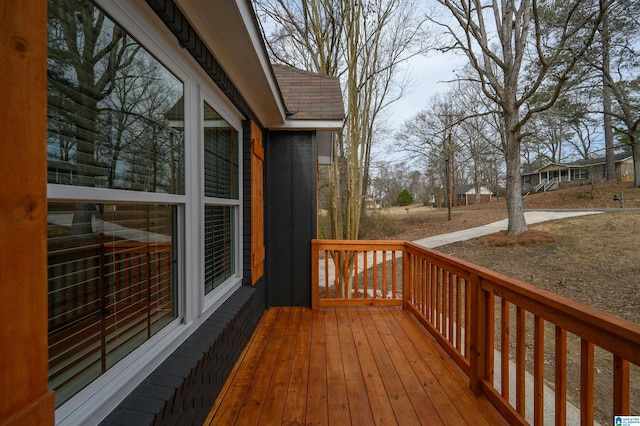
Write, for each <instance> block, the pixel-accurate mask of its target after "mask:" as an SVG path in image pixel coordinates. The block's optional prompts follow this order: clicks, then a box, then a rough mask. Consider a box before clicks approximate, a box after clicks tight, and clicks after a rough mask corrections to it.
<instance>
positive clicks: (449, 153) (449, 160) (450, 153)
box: [445, 114, 453, 221]
mask: <svg viewBox="0 0 640 426" xmlns="http://www.w3.org/2000/svg"><path fill="white" fill-rule="evenodd" d="M452 127H453V125H452V124H451V115H449V114H447V129H448V131H449V134H448V135H447V159H446V161H445V162H446V164H447V192H448V198H449V201H448V203H447V204H448V220H449V221H452V220H453V214H452V212H451V209H452V208H453V142H452V139H451V133H452V129H451V128H452Z"/></svg>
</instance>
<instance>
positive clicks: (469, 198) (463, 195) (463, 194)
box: [456, 185, 493, 206]
mask: <svg viewBox="0 0 640 426" xmlns="http://www.w3.org/2000/svg"><path fill="white" fill-rule="evenodd" d="M456 193H457V200H458V202H457V205H459V206H468V205H471V204H481V203H489V202H491V201H492V199H493V192H491V190H490V189H489V188H487V187H486V186H480V197H478V196H477V195H476V186H475V185H461V186H459V187H458V188H457V191H456Z"/></svg>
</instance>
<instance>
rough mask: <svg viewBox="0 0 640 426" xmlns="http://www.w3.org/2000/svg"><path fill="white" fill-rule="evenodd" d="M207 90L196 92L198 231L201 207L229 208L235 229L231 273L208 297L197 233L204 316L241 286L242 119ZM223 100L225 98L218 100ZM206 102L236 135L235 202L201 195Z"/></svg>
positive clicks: (201, 248)
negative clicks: (236, 186) (236, 197)
mask: <svg viewBox="0 0 640 426" xmlns="http://www.w3.org/2000/svg"><path fill="white" fill-rule="evenodd" d="M207 89H208V88H202V90H201V91H200V95H201V97H200V101H199V102H198V108H199V112H198V117H200V120H201V121H200V127H199V136H200V143H199V146H198V152H199V160H200V161H199V166H200V173H199V176H198V178H199V185H198V189H199V191H198V193H199V195H200V203H199V204H200V212H201V216H200V224H199V226H200V229H202V230H204V226H205V224H204V208H205V206H233V211H234V213H235V214H234V220H235V229H234V236H233V237H234V241H236V242H237V244H236V246H235V253H234V254H235V256H234V259H235V265H234V266H235V273H234V274H233V275H232V276H231V277H229V278H228V279H226V280H225V281H224V282H223V283H221V284H220V285H219V286H218V287H216V288H215V289H213V290H212V291H211V292H210V293H209V294H207V295H205V294H204V246H205V241H204V232H200V244H199V247H200V253H199V259H200V266H199V267H198V270H199V271H200V272H201V273H202V279H201V280H200V282H201V283H202V285H201V286H200V291H201V293H200V296H201V297H200V306H199V307H200V312H201V314H202V316H204V317H208V316H209V315H211V313H213V312H214V311H215V310H216V309H218V307H220V305H221V304H222V303H223V302H224V301H225V300H226V299H227V298H228V297H229V296H230V295H231V294H232V293H233V292H234V291H236V290H237V289H238V288H239V287H240V286H241V285H242V234H243V233H242V176H243V174H242V172H243V169H242V158H243V157H242V137H243V135H242V118H241V116H240V115H235V116H234V115H233V114H229V111H228V108H227V107H226V106H225V105H224V102H222V101H221V98H220V97H219V96H216V95H215V94H214V93H213V92H212V91H211V90H207ZM222 99H225V100H226V98H222ZM205 102H206V103H207V104H208V105H209V106H210V107H211V108H213V109H214V110H215V111H216V113H218V114H219V115H220V116H221V117H222V118H223V119H224V120H225V121H226V122H227V123H228V124H229V126H231V127H233V128H234V129H235V130H236V132H237V134H238V199H237V200H233V199H226V198H225V199H220V198H215V197H207V196H205V195H204V177H205V166H204V124H205V123H204V103H205Z"/></svg>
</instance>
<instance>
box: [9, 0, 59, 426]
mask: <svg viewBox="0 0 640 426" xmlns="http://www.w3.org/2000/svg"><path fill="white" fill-rule="evenodd" d="M0 8H1V9H2V12H0V64H2V72H1V73H0V99H2V102H0V158H2V159H3V163H2V167H0V194H2V197H1V198H2V200H1V201H0V245H1V246H0V324H2V326H1V327H0V342H2V344H1V345H0V377H2V379H1V380H0V419H9V418H12V419H15V418H18V417H12V416H19V418H20V419H25V420H27V419H38V422H30V421H29V422H26V423H24V424H45V425H46V424H53V416H54V412H53V409H52V404H51V403H50V401H51V400H52V396H53V394H52V393H49V392H48V389H47V365H48V359H47V358H48V357H47V353H48V351H47V346H48V345H47V311H48V310H47V194H46V192H47V157H46V152H47V151H46V138H47V2H46V1H45V0H33V1H24V2H12V3H11V4H10V5H9V4H3V6H2V7H0ZM14 424H15V423H14Z"/></svg>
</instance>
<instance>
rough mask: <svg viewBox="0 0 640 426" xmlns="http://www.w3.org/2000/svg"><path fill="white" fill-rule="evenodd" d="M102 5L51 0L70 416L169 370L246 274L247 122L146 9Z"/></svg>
mask: <svg viewBox="0 0 640 426" xmlns="http://www.w3.org/2000/svg"><path fill="white" fill-rule="evenodd" d="M100 4H101V5H102V6H103V7H104V9H105V10H106V11H108V12H110V13H113V14H114V16H115V18H111V17H110V15H109V14H107V12H105V11H104V10H103V9H101V8H98V7H96V6H95V5H94V4H93V3H92V2H90V1H89V0H84V1H83V0H80V1H78V0H74V1H69V0H49V23H48V31H49V55H48V74H49V84H48V112H47V114H48V135H47V155H48V182H49V185H48V194H49V215H48V249H49V255H48V256H49V257H48V258H49V269H48V271H49V294H48V302H49V303H48V310H49V386H50V388H51V389H52V390H55V391H56V407H57V408H58V409H59V410H58V413H57V414H56V416H57V417H58V414H61V417H60V418H63V419H65V418H66V419H70V418H73V419H74V420H65V421H68V422H70V423H78V422H80V423H82V422H84V420H82V419H81V418H80V417H74V416H76V412H80V411H83V410H78V409H76V408H77V407H78V406H79V405H82V404H87V407H89V408H88V409H87V410H86V411H87V412H89V411H91V410H93V409H95V406H96V405H99V404H102V403H103V402H104V401H105V400H109V401H111V400H112V398H110V395H111V394H110V393H109V392H112V393H113V392H117V391H118V390H117V389H119V388H122V385H123V383H126V382H127V381H133V380H141V379H142V377H143V376H141V377H136V378H132V376H135V375H136V372H137V371H143V370H145V369H147V370H148V368H149V366H150V365H158V364H159V363H160V362H161V360H162V357H163V356H166V354H168V353H170V350H172V349H171V348H174V349H175V347H177V345H178V344H179V342H180V341H182V340H184V337H185V336H184V335H183V334H184V333H189V332H190V331H192V330H193V329H194V327H193V325H194V324H197V323H198V322H199V321H204V319H206V316H205V315H204V314H205V310H207V309H209V310H211V309H215V306H218V305H219V302H220V301H221V300H223V298H224V297H226V295H228V294H230V292H231V290H233V289H234V288H235V287H236V286H239V285H240V280H241V277H240V275H239V272H238V271H241V270H242V268H241V265H240V264H239V258H240V256H239V255H238V253H239V250H240V237H239V236H240V235H241V231H240V226H241V225H240V224H241V223H242V221H241V215H240V212H241V209H240V205H241V200H240V190H239V188H240V184H241V182H240V177H239V176H240V170H239V164H240V154H239V140H240V134H239V131H238V129H240V127H241V126H240V120H241V116H240V115H239V113H238V112H237V111H236V110H235V109H234V107H233V106H232V104H231V103H230V102H229V101H228V100H226V99H224V98H223V97H221V96H220V92H219V91H217V89H216V88H215V87H212V82H211V81H210V80H209V79H208V77H207V76H206V74H204V73H203V72H202V70H201V68H200V67H199V66H198V65H197V64H196V63H195V61H193V59H192V58H190V57H189V56H188V55H187V54H186V53H185V52H184V50H183V49H180V47H179V45H178V44H177V42H176V41H175V37H174V36H173V35H172V34H170V33H169V31H168V30H167V29H166V28H164V27H157V23H154V22H147V18H148V13H149V10H148V8H146V5H145V4H144V3H140V4H138V3H137V2H132V3H128V4H127V5H126V7H125V8H126V10H125V9H123V8H122V6H121V5H120V4H116V2H111V1H110V0H104V1H101V2H100ZM132 13H137V15H136V16H135V17H133V16H132V15H131V14H132ZM116 21H120V22H123V23H124V26H121V25H119V24H117V23H116ZM125 26H126V27H127V29H128V30H125V29H124V27H125ZM131 33H133V34H135V35H136V38H134V37H133V36H132V35H131ZM156 36H159V37H160V38H161V40H162V41H158V40H157V39H156ZM137 39H141V42H138V41H137ZM158 58H160V59H161V60H160V59H158ZM204 98H206V99H208V100H209V102H208V103H207V102H204V113H196V112H197V111H202V108H203V101H202V99H204ZM210 105H216V108H215V109H214V108H212V107H211V106H210ZM185 112H188V113H185ZM231 123H232V124H231ZM187 184H188V185H189V186H187ZM196 224H197V225H196ZM205 294H206V295H207V296H206V298H205ZM205 299H206V301H207V303H204V301H205ZM172 345H173V346H172ZM105 384H106V385H105ZM103 385H105V386H103ZM110 387H113V389H114V390H111V389H109V388H110ZM71 399H73V400H71ZM116 399H117V398H116ZM116 399H114V400H116ZM66 402H69V404H65V403H66ZM74 410H75V411H74ZM77 415H78V416H82V415H84V414H77ZM75 419H80V420H75Z"/></svg>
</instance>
